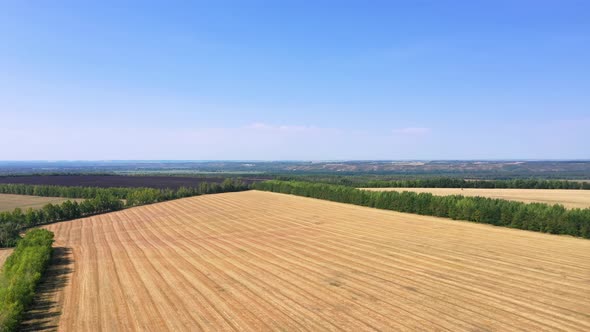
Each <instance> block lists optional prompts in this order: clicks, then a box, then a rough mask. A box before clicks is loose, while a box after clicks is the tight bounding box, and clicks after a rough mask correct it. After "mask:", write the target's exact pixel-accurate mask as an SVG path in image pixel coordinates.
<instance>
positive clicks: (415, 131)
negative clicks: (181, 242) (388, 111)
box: [393, 127, 432, 135]
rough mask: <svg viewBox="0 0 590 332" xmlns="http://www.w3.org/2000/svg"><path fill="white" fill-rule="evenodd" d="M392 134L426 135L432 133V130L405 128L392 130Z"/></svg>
mask: <svg viewBox="0 0 590 332" xmlns="http://www.w3.org/2000/svg"><path fill="white" fill-rule="evenodd" d="M393 132H394V133H395V134H403V135H426V134H429V133H430V132H432V129H430V128H426V127H406V128H398V129H394V130H393Z"/></svg>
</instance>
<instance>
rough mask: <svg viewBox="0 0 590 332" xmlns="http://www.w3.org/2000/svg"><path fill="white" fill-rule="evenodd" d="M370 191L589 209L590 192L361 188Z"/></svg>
mask: <svg viewBox="0 0 590 332" xmlns="http://www.w3.org/2000/svg"><path fill="white" fill-rule="evenodd" d="M361 189H363V190H371V191H399V192H402V191H413V192H415V193H431V194H433V195H438V196H447V195H463V196H482V197H490V198H500V199H507V200H511V201H520V202H526V203H533V202H537V203H546V204H551V205H552V204H562V205H563V206H565V207H567V208H581V209H584V208H590V190H568V189H480V188H465V189H461V188H361Z"/></svg>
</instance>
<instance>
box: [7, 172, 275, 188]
mask: <svg viewBox="0 0 590 332" xmlns="http://www.w3.org/2000/svg"><path fill="white" fill-rule="evenodd" d="M226 178H227V177H190V176H184V177H181V176H122V175H31V176H14V177H11V176H4V177H0V183H22V184H33V185H54V186H81V187H101V188H108V187H132V188H138V187H150V188H161V189H164V188H171V189H178V188H180V187H198V186H199V184H201V183H203V182H208V183H222V182H223V181H224V180H225V179H226ZM262 180H264V179H250V178H247V179H243V180H242V181H243V182H244V183H247V184H249V183H252V182H256V181H262Z"/></svg>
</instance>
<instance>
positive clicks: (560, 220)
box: [254, 180, 590, 238]
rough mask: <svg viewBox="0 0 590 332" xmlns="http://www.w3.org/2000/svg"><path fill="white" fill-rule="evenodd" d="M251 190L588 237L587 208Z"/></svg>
mask: <svg viewBox="0 0 590 332" xmlns="http://www.w3.org/2000/svg"><path fill="white" fill-rule="evenodd" d="M254 189H259V190H266V191H272V192H278V193H285V194H293V195H298V196H305V197H313V198H319V199H325V200H329V201H334V202H341V203H350V204H356V205H362V206H368V207H374V208H378V209H385V210H393V211H399V212H408V213H416V214H421V215H427V216H436V217H445V218H451V219H458V220H467V221H474V222H479V223H485V224H492V225H497V226H506V227H512V228H518V229H525V230H531V231H537V232H546V233H552V234H568V235H573V236H579V237H584V238H590V209H565V208H564V207H563V206H562V205H557V204H556V205H547V204H542V203H529V204H527V203H522V202H513V201H507V200H502V199H492V198H485V197H465V196H461V195H451V196H434V195H432V194H430V193H420V194H417V193H414V192H408V191H405V192H401V193H400V192H396V191H383V192H379V191H365V190H359V189H356V188H351V187H347V186H341V185H331V184H321V183H310V182H297V181H278V180H271V181H265V182H259V183H256V184H254Z"/></svg>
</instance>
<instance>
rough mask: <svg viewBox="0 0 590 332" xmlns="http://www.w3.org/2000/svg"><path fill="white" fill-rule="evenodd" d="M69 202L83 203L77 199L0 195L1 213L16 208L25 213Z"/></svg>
mask: <svg viewBox="0 0 590 332" xmlns="http://www.w3.org/2000/svg"><path fill="white" fill-rule="evenodd" d="M68 200H70V201H81V199H75V198H63V197H41V196H29V195H12V194H0V211H12V210H14V209H15V208H21V209H22V210H23V211H24V210H26V209H28V208H33V209H40V208H42V207H43V206H44V205H45V204H48V203H52V204H61V203H63V202H65V201H68Z"/></svg>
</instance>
